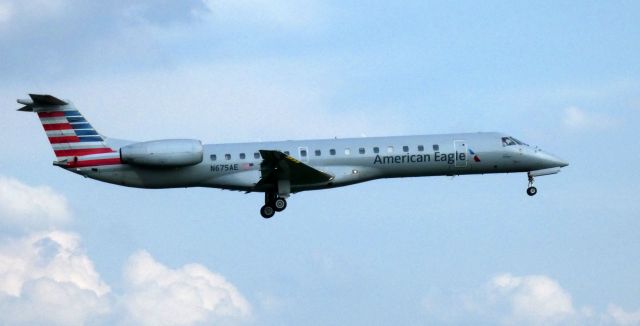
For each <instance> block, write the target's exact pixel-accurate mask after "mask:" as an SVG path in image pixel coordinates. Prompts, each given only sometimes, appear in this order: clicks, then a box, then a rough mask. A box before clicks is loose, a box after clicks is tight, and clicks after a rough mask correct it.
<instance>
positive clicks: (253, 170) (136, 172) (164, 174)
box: [69, 132, 567, 192]
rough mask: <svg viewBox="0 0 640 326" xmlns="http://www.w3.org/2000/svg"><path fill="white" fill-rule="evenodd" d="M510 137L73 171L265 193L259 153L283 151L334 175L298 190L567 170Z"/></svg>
mask: <svg viewBox="0 0 640 326" xmlns="http://www.w3.org/2000/svg"><path fill="white" fill-rule="evenodd" d="M505 136H506V135H505V134H502V133H495V132H484V133H461V134H442V135H422V136H394V137H367V138H346V139H322V140H295V141H294V140H292V141H281V142H257V143H235V144H210V145H205V146H204V160H203V161H202V162H201V163H200V164H197V165H193V166H188V167H180V168H148V167H140V166H133V165H127V164H118V165H108V166H98V167H82V168H70V169H69V170H70V171H73V172H76V173H79V174H81V175H84V176H87V177H89V178H93V179H96V180H100V181H104V182H109V183H114V184H118V185H123V186H129V187H139V188H177V187H211V188H221V189H230V190H240V191H248V192H253V191H257V192H264V191H269V189H267V188H264V187H261V186H260V185H257V184H258V182H259V180H260V178H261V171H260V166H261V162H262V158H261V157H260V156H259V155H257V153H259V151H260V150H279V151H282V152H285V153H286V154H289V155H290V156H291V157H292V158H294V159H296V160H299V161H300V162H303V163H305V164H307V165H309V166H311V167H313V168H315V169H318V170H320V171H322V172H325V173H328V174H330V175H331V176H333V178H332V180H330V181H327V182H323V183H320V184H291V192H300V191H305V190H315V189H325V188H332V187H340V186H346V185H351V184H355V183H360V182H365V181H370V180H375V179H381V178H400V177H421V176H441V175H442V176H444V175H447V176H449V175H464V174H484V173H509V172H530V171H537V170H544V169H550V168H560V167H563V166H566V165H567V163H565V162H564V161H562V160H560V159H559V158H557V157H555V156H553V155H551V154H548V153H546V152H544V151H542V150H540V149H538V148H537V147H532V146H529V145H521V144H515V145H509V146H505V145H504V144H503V142H502V138H503V137H505ZM375 149H377V153H376V152H375Z"/></svg>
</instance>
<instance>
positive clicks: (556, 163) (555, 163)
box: [538, 151, 569, 168]
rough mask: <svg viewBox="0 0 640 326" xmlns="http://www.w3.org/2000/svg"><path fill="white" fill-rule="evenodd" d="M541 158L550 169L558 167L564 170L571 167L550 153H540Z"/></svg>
mask: <svg viewBox="0 0 640 326" xmlns="http://www.w3.org/2000/svg"><path fill="white" fill-rule="evenodd" d="M538 154H539V157H540V159H542V161H543V162H544V164H545V165H546V166H549V167H554V168H555V167H558V168H562V167H565V166H567V165H569V163H568V162H567V161H565V160H563V159H561V158H559V157H557V156H555V155H552V154H549V153H545V152H542V151H541V152H539V153H538Z"/></svg>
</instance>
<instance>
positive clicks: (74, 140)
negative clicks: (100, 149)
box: [49, 136, 80, 144]
mask: <svg viewBox="0 0 640 326" xmlns="http://www.w3.org/2000/svg"><path fill="white" fill-rule="evenodd" d="M49 142H50V143H52V144H63V143H77V142H80V138H78V136H62V137H49Z"/></svg>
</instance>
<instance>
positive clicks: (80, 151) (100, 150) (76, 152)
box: [53, 148, 113, 157]
mask: <svg viewBox="0 0 640 326" xmlns="http://www.w3.org/2000/svg"><path fill="white" fill-rule="evenodd" d="M53 152H54V153H56V156H58V157H61V156H83V155H90V154H102V153H113V150H112V149H111V148H82V149H64V150H59V151H53Z"/></svg>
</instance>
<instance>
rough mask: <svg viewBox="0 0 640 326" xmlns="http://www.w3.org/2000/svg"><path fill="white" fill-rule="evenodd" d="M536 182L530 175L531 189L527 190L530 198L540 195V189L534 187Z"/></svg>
mask: <svg viewBox="0 0 640 326" xmlns="http://www.w3.org/2000/svg"><path fill="white" fill-rule="evenodd" d="M534 181H535V180H534V179H533V177H532V176H530V175H529V187H528V188H527V195H529V196H535V195H536V194H537V193H538V189H536V187H534V186H533V182H534Z"/></svg>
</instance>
